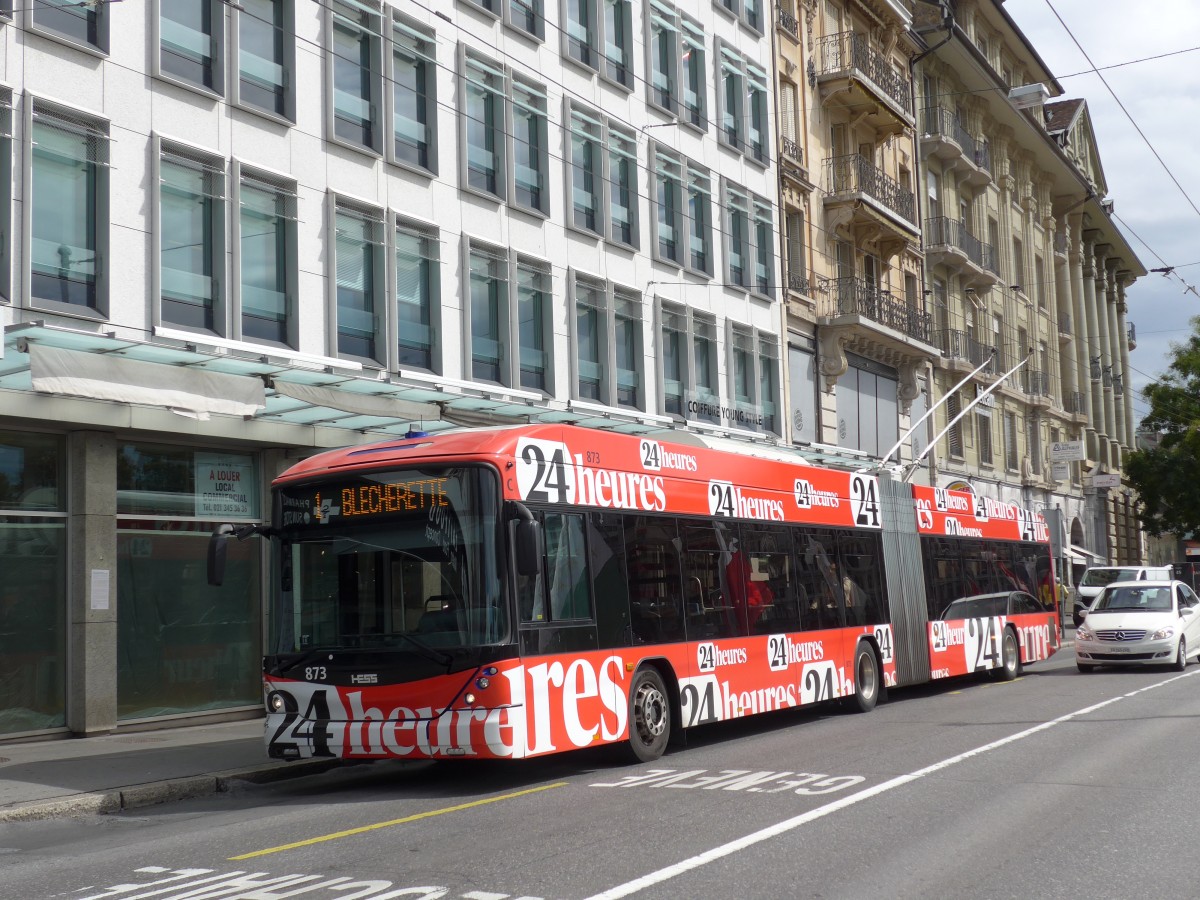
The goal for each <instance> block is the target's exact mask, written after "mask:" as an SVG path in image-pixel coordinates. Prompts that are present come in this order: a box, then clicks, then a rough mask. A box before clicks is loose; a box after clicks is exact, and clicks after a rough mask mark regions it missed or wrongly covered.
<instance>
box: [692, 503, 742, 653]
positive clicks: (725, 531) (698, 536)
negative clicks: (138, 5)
mask: <svg viewBox="0 0 1200 900" xmlns="http://www.w3.org/2000/svg"><path fill="white" fill-rule="evenodd" d="M714 525H715V527H714ZM679 528H680V532H681V533H682V535H683V557H682V560H681V562H682V565H683V587H684V591H683V599H684V604H685V607H684V608H685V612H686V614H687V636H688V639H689V640H692V641H702V640H707V639H710V638H719V637H734V636H736V635H739V634H741V633H742V632H741V631H740V630H739V628H738V620H737V616H736V610H735V608H734V607H735V604H736V603H738V602H739V600H740V598H741V596H742V594H741V593H740V585H734V584H730V583H729V575H728V569H729V566H730V565H731V564H732V555H733V553H734V552H735V549H736V546H737V537H736V535H737V526H734V527H733V528H732V529H731V528H730V526H728V525H726V524H725V523H724V522H717V523H713V522H689V521H686V520H685V521H682V522H680V524H679ZM734 568H736V565H735V566H734Z"/></svg>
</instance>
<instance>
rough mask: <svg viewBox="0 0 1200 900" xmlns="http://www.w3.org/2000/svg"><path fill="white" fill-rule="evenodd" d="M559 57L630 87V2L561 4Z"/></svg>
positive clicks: (590, 0)
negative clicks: (561, 21) (564, 24)
mask: <svg viewBox="0 0 1200 900" xmlns="http://www.w3.org/2000/svg"><path fill="white" fill-rule="evenodd" d="M563 20H564V21H565V23H566V27H565V28H564V29H563V56H564V57H566V58H567V59H570V60H573V61H574V62H576V63H578V64H579V65H581V66H583V67H585V68H587V69H591V70H592V71H593V72H598V73H599V74H600V75H602V76H603V77H604V78H607V79H608V80H610V81H613V82H615V83H616V84H619V85H621V86H622V87H625V88H632V87H633V12H632V3H631V0H564V12H563Z"/></svg>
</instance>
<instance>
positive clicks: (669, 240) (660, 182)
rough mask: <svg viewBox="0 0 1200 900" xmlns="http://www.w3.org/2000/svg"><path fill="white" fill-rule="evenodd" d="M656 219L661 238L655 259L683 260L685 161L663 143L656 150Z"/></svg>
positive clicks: (654, 169) (676, 262)
mask: <svg viewBox="0 0 1200 900" xmlns="http://www.w3.org/2000/svg"><path fill="white" fill-rule="evenodd" d="M652 154H653V157H652V158H653V160H654V168H653V181H654V193H653V197H654V219H655V222H656V223H657V225H658V239H657V240H656V241H655V244H654V251H655V259H658V260H662V261H668V262H673V263H675V264H676V265H682V264H683V261H684V260H683V246H684V245H683V240H682V235H683V201H682V196H683V164H682V163H681V162H680V161H679V159H678V158H677V157H675V156H673V155H671V154H669V153H667V152H666V151H665V150H663V149H662V148H659V147H655V148H654V149H653V151H652Z"/></svg>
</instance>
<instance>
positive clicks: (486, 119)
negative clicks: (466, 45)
mask: <svg viewBox="0 0 1200 900" xmlns="http://www.w3.org/2000/svg"><path fill="white" fill-rule="evenodd" d="M465 60H466V61H465V76H466V77H465V78H464V79H463V83H464V84H465V87H464V91H465V95H466V96H465V98H464V103H463V116H464V121H463V130H464V133H465V134H466V177H465V178H464V179H463V180H464V181H465V182H466V184H467V185H468V186H469V187H471V188H472V189H474V190H477V191H483V192H484V193H487V194H492V195H494V196H496V197H501V198H503V197H504V188H505V184H504V176H503V172H504V96H505V94H506V93H507V82H508V78H507V76H506V75H505V73H504V72H503V71H502V70H500V69H497V68H494V67H492V66H491V65H488V64H485V63H484V62H483V61H482V60H479V59H477V58H475V57H471V56H468V57H465Z"/></svg>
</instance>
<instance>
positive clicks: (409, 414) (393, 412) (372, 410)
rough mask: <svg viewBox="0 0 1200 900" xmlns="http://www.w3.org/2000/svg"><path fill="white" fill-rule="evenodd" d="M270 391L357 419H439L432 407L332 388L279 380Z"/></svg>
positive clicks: (440, 415) (434, 407) (433, 406)
mask: <svg viewBox="0 0 1200 900" xmlns="http://www.w3.org/2000/svg"><path fill="white" fill-rule="evenodd" d="M274 388H275V393H277V394H282V395H283V396H284V397H290V398H292V399H293V400H299V401H301V402H303V403H308V404H311V405H312V406H324V407H327V408H329V409H340V410H341V411H342V412H349V413H355V414H356V415H360V416H392V417H395V418H397V419H405V420H407V421H410V422H419V421H425V422H432V421H436V420H437V419H440V418H442V408H441V407H440V406H438V405H437V404H436V403H413V402H412V401H411V400H401V399H400V398H398V397H386V396H381V395H378V394H361V393H352V392H351V391H338V390H334V389H333V388H326V387H318V386H316V385H310V384H296V383H294V382H288V381H283V380H280V379H277V380H276V381H275V382H274Z"/></svg>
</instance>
